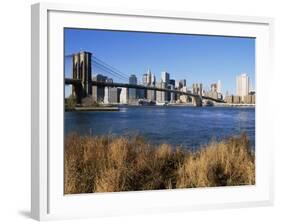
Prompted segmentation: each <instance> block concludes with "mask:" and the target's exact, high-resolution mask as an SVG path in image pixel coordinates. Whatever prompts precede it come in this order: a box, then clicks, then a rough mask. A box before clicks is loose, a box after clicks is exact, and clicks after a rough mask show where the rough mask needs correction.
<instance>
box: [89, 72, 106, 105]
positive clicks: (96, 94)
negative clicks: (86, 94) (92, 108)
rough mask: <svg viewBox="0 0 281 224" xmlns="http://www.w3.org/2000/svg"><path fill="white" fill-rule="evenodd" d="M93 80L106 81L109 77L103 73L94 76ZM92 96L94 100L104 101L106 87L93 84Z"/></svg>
mask: <svg viewBox="0 0 281 224" xmlns="http://www.w3.org/2000/svg"><path fill="white" fill-rule="evenodd" d="M92 80H93V81H98V82H106V80H107V77H106V76H103V75H101V74H98V75H96V76H94V77H93V79H92ZM92 98H93V101H94V102H103V101H104V87H102V86H92Z"/></svg>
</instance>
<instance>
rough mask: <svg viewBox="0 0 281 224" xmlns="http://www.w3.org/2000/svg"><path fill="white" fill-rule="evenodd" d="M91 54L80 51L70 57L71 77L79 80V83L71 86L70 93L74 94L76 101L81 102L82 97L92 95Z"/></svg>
mask: <svg viewBox="0 0 281 224" xmlns="http://www.w3.org/2000/svg"><path fill="white" fill-rule="evenodd" d="M91 60H92V54H91V53H90V52H86V51H81V52H79V53H76V54H73V57H72V66H73V67H72V77H73V79H74V80H81V85H79V86H73V88H72V94H73V95H74V96H76V98H77V103H81V100H82V98H84V97H86V96H89V95H92V66H91Z"/></svg>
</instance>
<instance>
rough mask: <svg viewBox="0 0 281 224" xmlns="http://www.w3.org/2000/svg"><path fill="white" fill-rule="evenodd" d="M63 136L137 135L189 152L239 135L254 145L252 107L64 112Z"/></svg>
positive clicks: (138, 107) (177, 107) (158, 107)
mask: <svg viewBox="0 0 281 224" xmlns="http://www.w3.org/2000/svg"><path fill="white" fill-rule="evenodd" d="M64 125H65V127H64V129H65V134H69V133H72V132H76V133H78V134H80V135H105V134H111V135H131V134H140V135H142V136H144V137H145V138H146V139H147V140H148V141H150V142H151V143H155V144H158V143H163V142H165V143H169V144H172V145H174V146H176V145H181V146H183V147H185V148H188V149H190V150H194V149H196V148H198V147H199V146H200V145H204V144H207V143H208V142H210V141H211V140H212V139H213V140H220V139H223V138H227V137H230V136H233V135H239V134H240V133H242V132H245V133H247V135H248V137H249V138H250V141H251V146H252V147H253V148H254V144H255V108H254V107H252V108H251V107H249V108H245V107H183V106H147V107H142V106H128V107H121V108H120V111H116V112H65V116H64Z"/></svg>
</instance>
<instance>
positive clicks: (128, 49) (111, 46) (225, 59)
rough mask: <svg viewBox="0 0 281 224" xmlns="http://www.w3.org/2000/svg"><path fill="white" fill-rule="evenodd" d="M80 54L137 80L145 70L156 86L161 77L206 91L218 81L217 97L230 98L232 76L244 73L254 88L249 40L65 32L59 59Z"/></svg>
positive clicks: (251, 41) (252, 44) (251, 42)
mask: <svg viewBox="0 0 281 224" xmlns="http://www.w3.org/2000/svg"><path fill="white" fill-rule="evenodd" d="M81 50H84V51H89V52H92V53H93V54H94V56H97V57H98V58H100V59H102V60H103V61H106V62H107V63H108V64H110V65H112V66H114V67H115V68H117V69H118V70H120V71H122V72H123V73H125V74H126V75H127V76H130V75H131V74H135V75H136V76H137V78H138V80H141V77H142V75H143V74H144V73H146V72H147V69H148V68H150V69H151V71H152V73H153V74H154V75H155V76H156V79H157V80H159V79H160V74H161V72H162V71H167V72H169V73H170V74H171V77H172V78H173V79H175V80H180V79H186V80H187V83H188V86H191V85H192V84H193V83H203V86H204V88H205V87H208V88H209V87H210V85H211V84H212V83H215V82H217V81H218V80H221V83H222V91H223V93H224V94H225V92H226V91H228V92H229V93H232V94H235V92H236V82H235V80H236V76H237V75H239V74H241V73H247V74H248V76H249V78H250V82H251V84H252V88H253V89H254V88H255V39H254V38H241V37H222V36H205V35H189V34H166V33H165V34H163V33H146V32H127V31H107V30H88V29H69V28H67V29H65V55H69V54H73V53H75V52H78V51H81ZM66 63H67V62H66ZM97 72H98V70H95V69H94V71H93V75H94V74H95V73H97ZM70 75H71V74H70V69H67V68H66V76H70ZM114 80H115V81H122V82H124V80H118V79H116V78H115V79H114ZM127 82H128V80H127Z"/></svg>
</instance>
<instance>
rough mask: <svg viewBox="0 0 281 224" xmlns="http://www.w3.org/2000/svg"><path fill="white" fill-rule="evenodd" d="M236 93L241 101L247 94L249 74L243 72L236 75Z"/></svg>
mask: <svg viewBox="0 0 281 224" xmlns="http://www.w3.org/2000/svg"><path fill="white" fill-rule="evenodd" d="M236 94H237V95H238V96H240V97H241V98H242V101H244V97H245V96H247V95H248V94H249V76H248V75H247V74H245V73H244V74H241V75H238V76H236Z"/></svg>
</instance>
